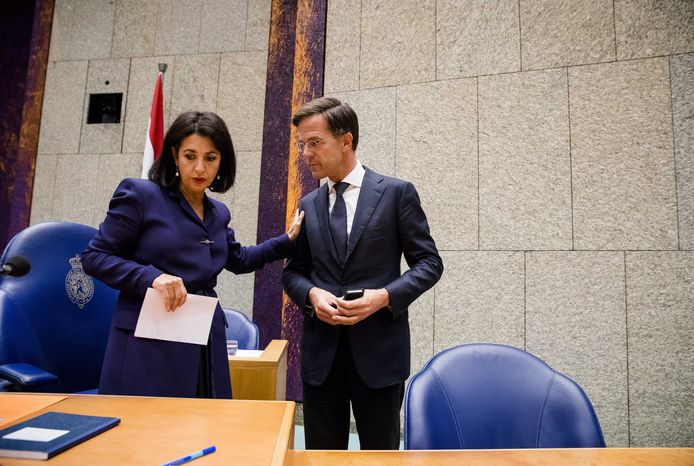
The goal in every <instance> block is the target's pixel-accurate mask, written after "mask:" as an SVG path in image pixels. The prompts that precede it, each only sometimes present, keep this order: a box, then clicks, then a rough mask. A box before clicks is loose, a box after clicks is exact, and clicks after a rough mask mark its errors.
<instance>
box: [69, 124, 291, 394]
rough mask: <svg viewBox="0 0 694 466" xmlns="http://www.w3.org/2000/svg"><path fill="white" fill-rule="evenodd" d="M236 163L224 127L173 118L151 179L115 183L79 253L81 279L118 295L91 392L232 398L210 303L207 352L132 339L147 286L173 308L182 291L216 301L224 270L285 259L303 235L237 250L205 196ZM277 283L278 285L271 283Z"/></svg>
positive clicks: (224, 211) (220, 208) (221, 325)
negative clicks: (92, 234)
mask: <svg viewBox="0 0 694 466" xmlns="http://www.w3.org/2000/svg"><path fill="white" fill-rule="evenodd" d="M235 174H236V156H235V154H234V147H233V145H232V142H231V137H230V136H229V131H228V130H227V127H226V125H225V124H224V121H222V119H221V118H220V117H219V116H217V115H216V114H214V113H211V112H203V113H200V112H188V113H183V114H181V115H180V116H179V117H178V118H176V121H174V122H173V123H172V124H171V127H170V128H169V130H168V131H167V132H166V136H165V137H164V147H163V149H162V154H161V157H160V158H159V159H158V160H157V161H155V162H154V165H152V168H151V170H150V171H149V180H142V179H129V178H126V179H125V180H123V181H122V182H121V183H120V185H119V186H118V188H116V191H115V193H114V195H113V198H112V199H111V203H110V205H109V211H108V214H107V215H106V219H105V220H104V222H103V223H102V224H101V226H100V227H99V232H98V233H97V234H96V236H95V237H94V238H93V239H92V241H91V242H90V243H89V246H88V247H87V249H86V251H85V252H84V253H83V256H82V263H83V266H84V270H85V272H87V273H88V274H90V275H93V276H94V277H96V278H98V279H100V280H102V281H103V282H105V283H106V284H108V285H109V286H111V287H113V288H116V289H118V290H120V294H119V297H118V302H117V304H116V309H115V313H114V316H113V322H112V324H111V331H110V335H109V339H108V345H107V347H106V354H105V358H104V365H103V368H102V371H101V380H100V382H99V393H104V394H119V395H150V396H176V397H205V398H207V397H209V398H231V381H230V379H229V366H228V362H227V353H226V339H225V325H226V321H225V319H224V313H223V312H222V309H221V307H220V306H219V305H218V306H217V309H216V310H215V312H214V317H213V319H212V328H211V330H210V337H209V340H208V344H207V346H200V345H194V344H189V343H179V342H171V341H163V340H153V339H147V338H138V337H136V336H135V335H134V330H135V326H136V324H137V319H138V316H139V312H140V308H141V306H142V301H143V299H144V296H145V292H146V290H147V288H148V287H152V288H154V289H155V290H158V291H159V292H160V293H161V294H162V296H163V297H164V301H165V306H166V309H167V310H169V311H174V312H175V310H176V308H177V307H178V306H180V305H181V304H183V303H184V302H185V300H186V295H187V294H188V293H193V294H198V295H205V296H216V294H215V291H214V286H215V285H216V284H217V275H219V273H220V272H221V271H222V269H224V268H226V269H228V270H230V271H232V272H234V273H237V274H238V273H248V272H252V271H254V270H257V269H259V268H261V267H263V265H264V264H266V263H268V262H272V261H274V260H278V259H281V258H283V257H286V256H287V255H288V254H289V253H290V252H291V251H292V250H293V241H294V240H295V239H296V237H297V235H298V234H299V230H300V228H301V221H302V219H303V214H301V215H297V216H296V217H295V218H294V221H293V223H292V225H291V227H290V228H289V231H287V233H286V234H282V235H280V236H278V237H276V238H272V239H269V240H267V241H265V242H263V243H261V244H258V245H256V246H246V247H244V246H241V245H240V244H239V243H238V242H237V241H236V239H235V238H234V231H233V230H232V229H231V228H229V227H228V224H229V221H230V220H231V215H230V213H229V209H228V208H227V207H226V206H225V205H224V204H222V203H221V202H219V201H216V200H214V199H211V198H209V197H207V195H206V194H205V190H206V189H207V188H209V189H210V191H215V192H225V191H227V190H228V189H229V188H231V186H232V185H233V184H234V177H235ZM278 286H279V284H278Z"/></svg>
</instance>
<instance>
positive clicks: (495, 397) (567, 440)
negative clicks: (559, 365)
mask: <svg viewBox="0 0 694 466" xmlns="http://www.w3.org/2000/svg"><path fill="white" fill-rule="evenodd" d="M604 446H605V440H604V439H603V435H602V430H601V429H600V423H599V422H598V418H597V416H596V415H595V411H594V410H593V407H592V405H591V403H590V400H589V399H588V397H587V396H586V394H585V393H584V392H583V390H582V389H581V387H579V386H578V385H577V384H576V383H575V382H574V381H573V380H571V379H569V378H568V377H566V376H565V375H563V374H560V373H559V372H557V371H555V370H554V369H552V368H551V367H549V366H548V365H547V364H545V363H544V362H543V361H542V360H540V359H539V358H537V357H535V356H533V355H531V354H529V353H527V352H525V351H522V350H519V349H516V348H513V347H510V346H504V345H495V344H470V345H461V346H457V347H455V348H451V349H448V350H445V351H442V352H441V353H439V354H437V355H435V356H434V357H433V358H431V359H430V360H429V362H428V363H427V364H426V365H425V366H424V367H423V368H422V370H421V371H420V372H418V373H417V374H416V375H415V376H414V377H412V379H411V380H410V382H409V384H408V386H407V391H406V395H405V449H410V450H422V449H464V448H471V449H472V448H479V449H497V448H580V447H604Z"/></svg>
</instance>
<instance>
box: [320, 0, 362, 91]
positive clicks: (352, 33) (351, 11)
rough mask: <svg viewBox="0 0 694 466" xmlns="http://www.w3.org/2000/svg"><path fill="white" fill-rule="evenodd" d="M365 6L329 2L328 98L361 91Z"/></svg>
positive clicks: (355, 0)
mask: <svg viewBox="0 0 694 466" xmlns="http://www.w3.org/2000/svg"><path fill="white" fill-rule="evenodd" d="M361 3H362V2H361V0H332V1H330V2H328V17H327V21H326V31H325V71H324V74H323V83H324V84H323V90H324V93H325V94H332V93H335V92H340V91H352V90H357V89H359V54H360V50H359V49H360V47H361ZM345 18H349V21H345Z"/></svg>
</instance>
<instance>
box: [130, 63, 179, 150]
mask: <svg viewBox="0 0 694 466" xmlns="http://www.w3.org/2000/svg"><path fill="white" fill-rule="evenodd" d="M159 63H166V64H168V69H167V71H166V73H164V81H163V90H162V92H163V95H164V130H166V128H168V127H169V123H170V121H171V119H170V117H169V115H170V113H171V94H172V92H171V88H172V87H173V76H174V73H175V70H176V67H175V66H174V57H172V56H168V57H148V58H133V59H132V60H131V61H130V79H129V81H128V101H127V105H126V106H125V123H124V126H123V153H135V152H139V153H142V152H143V151H144V149H145V138H146V136H147V126H148V124H149V112H150V110H151V108H152V98H153V96H154V86H155V85H156V82H157V75H158V74H159V68H158V66H157V65H158V64H159Z"/></svg>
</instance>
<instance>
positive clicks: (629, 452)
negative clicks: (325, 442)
mask: <svg viewBox="0 0 694 466" xmlns="http://www.w3.org/2000/svg"><path fill="white" fill-rule="evenodd" d="M285 464H286V465H288V466H308V465H326V464H329V465H330V466H347V465H354V466H356V465H362V464H368V465H380V466H421V465H427V466H453V465H455V466H459V465H465V466H519V465H533V466H569V465H570V466H596V465H600V466H687V465H689V466H691V465H694V449H692V448H580V449H566V450H539V449H538V450H455V451H453V450H436V451H431V450H428V451H427V450H419V451H417V450H411V451H316V450H306V451H299V450H291V451H289V452H288V455H287V462H286V463H285Z"/></svg>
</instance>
